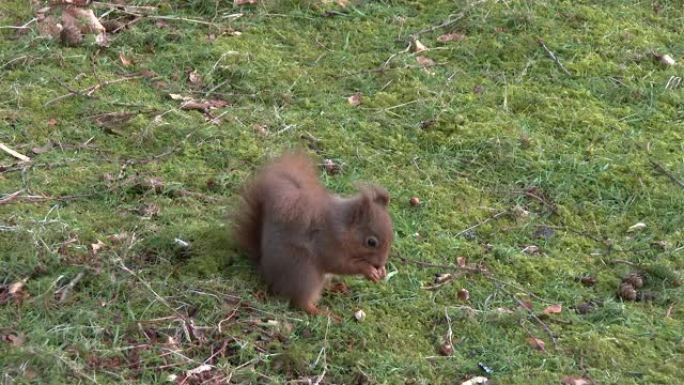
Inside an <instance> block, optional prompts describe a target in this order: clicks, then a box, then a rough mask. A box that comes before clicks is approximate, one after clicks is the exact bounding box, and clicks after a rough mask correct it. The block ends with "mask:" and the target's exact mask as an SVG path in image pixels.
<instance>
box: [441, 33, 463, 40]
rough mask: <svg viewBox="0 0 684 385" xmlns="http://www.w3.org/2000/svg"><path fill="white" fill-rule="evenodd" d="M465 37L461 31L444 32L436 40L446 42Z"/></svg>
mask: <svg viewBox="0 0 684 385" xmlns="http://www.w3.org/2000/svg"><path fill="white" fill-rule="evenodd" d="M464 39H465V35H464V34H462V33H456V32H453V33H445V34H444V35H441V36H440V37H438V38H437V41H439V42H441V43H447V42H450V41H463V40H464Z"/></svg>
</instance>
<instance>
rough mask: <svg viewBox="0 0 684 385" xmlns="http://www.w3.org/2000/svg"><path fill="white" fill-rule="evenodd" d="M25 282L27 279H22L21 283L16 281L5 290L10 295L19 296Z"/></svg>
mask: <svg viewBox="0 0 684 385" xmlns="http://www.w3.org/2000/svg"><path fill="white" fill-rule="evenodd" d="M27 280H28V278H25V279H22V280H21V281H17V282H14V283H12V284H10V285H9V287H8V288H7V292H8V293H9V294H10V295H17V294H19V293H20V292H21V291H23V289H24V286H25V285H26V281H27Z"/></svg>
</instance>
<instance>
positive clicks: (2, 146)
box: [0, 142, 31, 162]
mask: <svg viewBox="0 0 684 385" xmlns="http://www.w3.org/2000/svg"><path fill="white" fill-rule="evenodd" d="M0 150H2V151H4V152H6V153H8V154H10V155H12V156H13V157H15V158H17V159H19V160H21V161H22V162H30V161H31V158H29V157H28V156H26V155H23V154H20V153H18V152H16V151H14V150H13V149H11V148H9V147H7V145H5V143H2V142H0Z"/></svg>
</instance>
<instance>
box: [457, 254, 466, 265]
mask: <svg viewBox="0 0 684 385" xmlns="http://www.w3.org/2000/svg"><path fill="white" fill-rule="evenodd" d="M467 261H468V260H467V259H466V257H464V256H460V257H456V264H457V265H458V267H460V268H464V267H466V263H467Z"/></svg>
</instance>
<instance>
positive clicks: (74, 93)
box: [43, 75, 144, 107]
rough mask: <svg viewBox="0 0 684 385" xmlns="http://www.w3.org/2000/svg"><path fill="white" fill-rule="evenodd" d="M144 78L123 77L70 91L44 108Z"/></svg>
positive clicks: (46, 103)
mask: <svg viewBox="0 0 684 385" xmlns="http://www.w3.org/2000/svg"><path fill="white" fill-rule="evenodd" d="M143 77H144V76H143V75H132V76H125V77H122V78H119V79H114V80H107V81H104V82H102V83H97V84H95V85H94V86H90V87H88V88H85V89H83V90H78V91H70V92H69V93H68V94H64V95H62V96H58V97H56V98H54V99H50V100H48V101H47V102H45V104H43V107H47V106H49V105H50V104H52V103H55V102H57V101H60V100H62V99H66V98H69V97H72V96H77V95H83V96H88V97H91V96H93V94H94V93H95V91H97V90H99V89H100V88H102V87H104V86H108V85H110V84H115V83H120V82H125V81H128V80H134V79H140V78H143Z"/></svg>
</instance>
